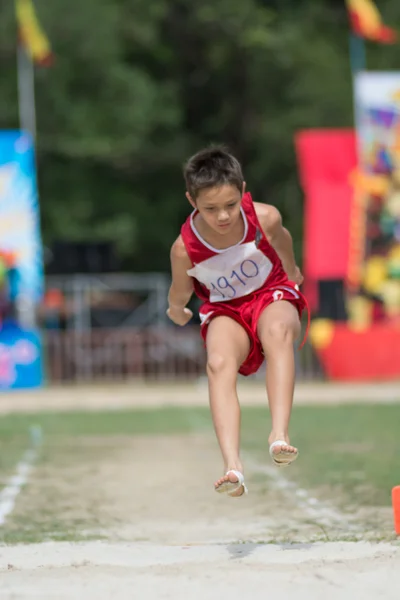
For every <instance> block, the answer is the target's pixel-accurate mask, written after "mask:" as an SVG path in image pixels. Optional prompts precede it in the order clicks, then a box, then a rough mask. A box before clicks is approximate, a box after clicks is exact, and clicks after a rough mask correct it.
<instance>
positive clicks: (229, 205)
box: [186, 184, 245, 235]
mask: <svg viewBox="0 0 400 600" xmlns="http://www.w3.org/2000/svg"><path fill="white" fill-rule="evenodd" d="M244 190H245V184H243V190H242V193H240V192H239V190H238V189H237V187H235V186H233V185H221V186H217V187H211V188H206V189H204V190H201V191H200V192H199V194H198V196H197V198H196V200H195V201H194V200H193V199H192V198H191V196H190V194H189V193H186V197H187V199H188V200H189V202H190V204H191V205H192V206H193V207H194V208H197V210H198V211H199V213H200V215H201V217H202V219H203V220H204V221H205V222H206V224H207V225H208V226H209V227H210V228H211V229H212V230H213V231H215V232H216V233H219V234H221V235H224V234H226V233H228V232H229V231H232V228H233V227H234V225H235V224H236V223H237V221H238V219H239V217H240V205H241V202H242V195H243V194H244Z"/></svg>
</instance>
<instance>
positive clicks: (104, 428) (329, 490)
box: [0, 403, 400, 543]
mask: <svg viewBox="0 0 400 600" xmlns="http://www.w3.org/2000/svg"><path fill="white" fill-rule="evenodd" d="M399 424H400V403H399V404H398V405H393V404H392V405H365V406H361V405H357V406H353V405H348V406H345V405H341V406H337V407H335V406H326V407H324V406H313V407H311V406H310V407H297V408H295V409H294V411H293V417H292V423H291V439H292V442H293V443H294V444H296V445H297V446H298V447H299V449H300V453H301V458H300V459H299V460H298V461H297V462H296V463H295V465H293V467H291V468H290V469H287V470H284V471H283V472H282V474H283V476H285V477H288V478H290V479H293V480H295V481H296V482H297V483H298V484H299V485H301V486H302V487H305V488H306V489H308V490H310V492H312V494H313V495H316V496H318V497H320V498H321V499H328V500H329V501H330V502H331V503H332V504H334V505H337V506H339V507H340V508H342V509H346V508H347V507H351V506H355V505H357V506H361V507H363V506H365V507H368V506H375V507H388V506H389V505H390V493H391V489H392V487H393V486H394V485H400V470H399V468H398V465H399V459H398V456H399V441H400V435H399ZM32 425H38V426H40V427H41V429H42V431H43V435H44V438H43V447H42V451H41V453H40V458H39V462H38V469H40V473H41V478H42V482H41V485H42V486H43V490H44V491H43V500H41V498H40V493H39V495H38V493H36V496H35V497H34V500H35V502H36V503H38V502H39V504H38V506H39V507H40V508H39V509H37V510H36V512H35V521H34V522H32V520H31V518H30V516H29V514H28V515H27V514H26V513H25V514H20V515H18V514H17V515H15V516H13V518H12V519H10V523H9V524H8V525H7V527H5V528H3V529H0V541H2V542H3V543H18V542H32V541H39V540H43V539H57V540H60V539H63V540H67V539H91V538H92V537H95V538H99V537H101V531H100V530H101V527H100V525H101V524H100V522H98V521H97V520H96V510H95V509H94V510H93V513H92V514H91V516H90V519H89V520H88V521H87V522H82V521H79V519H77V520H76V521H74V522H71V523H69V526H68V527H67V528H66V527H65V525H64V528H63V524H62V519H60V515H59V514H57V511H56V509H55V508H54V507H56V506H57V493H58V494H59V493H60V491H59V490H57V489H56V486H55V487H54V489H53V482H52V481H46V480H45V479H46V473H47V471H46V469H48V468H51V467H52V468H53V471H52V472H53V473H54V465H56V466H57V468H59V469H60V472H61V473H62V476H63V477H64V476H65V477H68V473H69V474H70V476H71V473H72V474H73V472H74V468H75V466H77V467H78V466H82V465H84V466H85V465H86V466H87V468H88V469H95V468H96V464H98V463H99V462H100V461H101V460H102V458H103V457H104V456H105V455H106V453H107V455H110V452H113V451H114V450H115V451H118V448H119V447H120V446H121V444H123V443H124V440H123V439H121V442H119V440H118V436H138V435H154V436H157V435H159V434H162V435H173V434H181V433H190V432H191V431H196V432H200V431H208V432H211V431H212V424H211V418H210V414H209V410H208V408H204V409H201V408H196V409H192V408H175V407H174V408H172V407H170V408H169V407H166V408H163V409H143V410H135V411H125V410H124V411H109V412H96V413H94V412H75V413H39V414H37V415H34V416H32V415H31V414H30V415H21V414H15V415H8V416H4V417H2V418H0V489H1V485H2V484H4V481H5V479H6V478H7V477H8V476H9V474H11V473H12V472H13V470H14V468H15V465H16V464H17V462H18V460H19V459H20V458H21V456H22V454H23V452H24V451H25V450H26V449H27V448H28V446H29V444H30V441H29V428H30V427H31V426H32ZM269 428H270V419H269V413H268V410H267V408H246V409H244V410H243V419H242V441H243V449H244V450H245V451H246V452H247V453H248V454H251V455H252V456H253V457H254V458H255V459H257V461H258V462H263V463H264V462H265V463H266V464H270V459H269V456H268V442H267V438H268V433H269ZM111 436H112V443H111V445H110V443H108V444H105V445H104V448H103V447H102V446H101V439H102V438H107V437H110V438H111ZM91 438H93V441H95V440H96V443H95V444H94V445H93V446H91V445H90V443H89V444H88V442H90V439H91ZM64 469H65V471H64ZM50 470H51V469H50ZM65 473H66V474H65ZM72 476H73V475H72ZM40 489H42V488H40ZM53 494H54V502H53V500H52V498H53ZM23 495H24V492H23V493H22V496H23ZM40 502H42V505H41V504H40ZM17 512H18V511H17ZM96 530H98V532H97V533H96ZM85 531H86V532H85Z"/></svg>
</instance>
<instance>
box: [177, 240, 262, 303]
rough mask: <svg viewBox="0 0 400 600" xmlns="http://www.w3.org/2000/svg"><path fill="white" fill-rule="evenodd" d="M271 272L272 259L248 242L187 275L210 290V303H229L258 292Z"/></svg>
mask: <svg viewBox="0 0 400 600" xmlns="http://www.w3.org/2000/svg"><path fill="white" fill-rule="evenodd" d="M271 270H272V263H271V261H270V260H269V258H267V257H266V256H265V254H263V253H262V252H261V250H259V249H258V248H257V247H256V243H255V242H248V243H247V244H238V245H237V246H233V247H232V248H229V249H228V250H225V251H224V252H221V253H220V254H216V255H215V256H212V257H211V258H209V259H208V260H205V261H203V262H202V263H199V264H198V265H196V266H195V267H193V268H192V269H189V271H187V274H188V275H190V276H191V277H194V278H195V279H197V281H199V282H200V283H202V284H203V285H204V286H205V287H206V288H208V289H209V290H210V302H226V301H228V300H233V299H234V298H241V297H242V296H247V295H248V294H251V292H254V291H255V290H258V289H259V288H260V287H261V286H262V285H263V284H264V283H265V281H266V279H267V277H268V276H269V274H270V273H271Z"/></svg>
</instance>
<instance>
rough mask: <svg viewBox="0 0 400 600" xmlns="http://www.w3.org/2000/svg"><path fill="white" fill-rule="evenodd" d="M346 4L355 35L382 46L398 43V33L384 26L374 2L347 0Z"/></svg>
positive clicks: (370, 0) (368, 0)
mask: <svg viewBox="0 0 400 600" xmlns="http://www.w3.org/2000/svg"><path fill="white" fill-rule="evenodd" d="M346 4H347V10H348V13H349V18H350V24H351V27H352V30H353V33H354V34H355V35H357V36H359V37H361V38H365V39H367V40H371V41H373V42H379V43H381V44H394V43H395V42H396V41H397V39H398V34H397V32H396V31H395V30H394V29H392V28H390V27H387V26H386V25H384V24H383V22H382V17H381V15H380V12H379V11H378V9H377V7H376V6H375V4H374V2H372V0H346Z"/></svg>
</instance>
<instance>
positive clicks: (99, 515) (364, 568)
mask: <svg viewBox="0 0 400 600" xmlns="http://www.w3.org/2000/svg"><path fill="white" fill-rule="evenodd" d="M144 388H145V386H143V385H142V386H136V387H135V386H131V387H125V388H124V389H122V388H120V389H118V388H114V389H113V393H112V404H113V406H115V407H116V406H120V405H123V406H125V405H133V406H138V405H141V404H143V403H144V404H145V405H156V399H157V398H158V402H159V403H160V404H170V403H171V404H174V403H179V402H182V403H187V402H188V401H189V400H188V398H191V399H192V400H191V402H192V403H194V404H197V403H199V404H203V402H206V401H207V396H206V390H205V388H204V386H203V385H202V384H201V385H199V386H198V387H196V388H194V389H192V390H190V389H189V390H188V389H187V388H186V393H185V390H184V389H183V388H182V389H180V388H179V387H177V386H170V387H167V386H164V391H161V389H160V388H158V389H157V388H156V389H154V387H153V388H148V389H147V394H146V393H144ZM326 389H329V388H326ZM379 390H380V397H381V398H385V399H386V400H387V401H391V400H392V399H394V398H395V396H396V388H395V387H392V388H391V389H389V388H388V389H385V388H384V387H383V388H379ZM376 391H377V390H375V393H376ZM59 392H60V390H59V391H57V390H46V392H45V393H42V394H41V393H35V394H31V395H24V394H15V395H10V396H8V397H4V399H2V400H1V404H2V410H3V412H10V411H13V410H23V408H22V407H23V406H25V409H26V408H27V407H31V408H32V409H33V408H34V409H36V410H38V409H39V408H42V409H44V408H46V409H48V408H50V407H51V408H56V407H57V408H60V409H65V410H67V409H70V408H77V407H78V406H80V407H82V406H85V407H86V408H87V409H92V408H94V407H95V406H97V408H100V407H106V406H107V403H106V398H107V396H108V405H109V404H110V391H109V390H107V388H103V389H101V390H100V389H98V390H91V391H90V393H89V392H88V390H85V388H81V389H79V390H78V389H76V390H72V389H69V390H68V388H66V389H64V390H61V393H59ZM301 393H303V401H304V402H305V401H307V400H308V401H316V399H317V398H318V397H319V398H320V401H321V399H322V398H324V399H325V401H326V402H333V401H334V397H335V394H334V393H332V392H329V393H327V394H326V395H325V396H323V390H321V386H320V387H319V388H314V389H313V388H312V387H311V388H309V390H308V391H307V390H304V391H303V392H301ZM338 393H339V392H338V390H337V389H336V399H337V398H338ZM342 393H344V392H343V390H342ZM363 394H365V389H364V390H363V389H361V390H360V389H359V390H356V391H355V390H353V399H354V401H357V399H361V398H362V395H363ZM242 396H245V398H246V400H245V402H249V403H251V400H252V399H253V401H254V402H258V401H260V402H261V400H262V398H263V390H261V389H259V388H257V387H254V388H253V390H251V389H250V390H247V391H246V394H243V395H242ZM350 396H351V394H350ZM366 396H367V400H368V398H369V395H368V393H367V394H366ZM344 397H345V396H343V398H344ZM346 397H348V395H347V396H346ZM371 397H372V395H371ZM254 398H256V400H254ZM310 398H311V400H310ZM301 401H302V400H299V402H301ZM118 402H119V403H120V404H118ZM30 403H32V404H30ZM88 443H90V444H92V445H94V446H95V445H96V443H98V444H101V443H104V442H102V441H101V440H100V439H99V440H98V441H96V440H91V441H90V442H88ZM107 443H108V444H110V447H109V448H106V449H104V447H103V448H102V451H103V455H102V456H103V457H102V460H101V461H97V460H96V451H95V450H96V448H93V449H94V452H93V459H90V460H89V461H88V462H86V463H85V464H82V465H80V466H78V468H77V467H76V465H75V466H73V465H70V466H68V464H67V463H66V467H65V469H63V472H62V477H60V473H59V472H56V471H55V469H56V467H49V466H48V465H47V466H46V467H44V466H38V467H37V468H36V469H35V471H34V472H33V473H32V476H31V482H30V485H29V486H28V487H27V488H26V490H24V491H23V492H22V494H21V496H20V497H19V499H18V501H17V504H16V507H15V511H14V513H13V516H15V518H18V516H19V515H21V514H24V513H25V514H26V511H27V509H29V510H31V511H32V510H37V511H40V506H42V505H43V498H47V499H48V500H50V501H51V505H52V510H53V511H54V514H57V515H59V517H58V518H59V521H60V520H61V524H63V525H64V527H66V528H67V527H68V524H73V523H76V522H79V520H80V521H81V522H82V523H85V527H86V529H87V530H86V532H85V533H87V534H90V535H91V536H93V537H94V538H98V539H100V538H102V539H101V541H90V542H81V543H69V542H47V543H44V544H32V545H20V546H12V547H11V546H2V547H0V598H1V600H11V599H18V600H20V599H21V600H25V599H28V598H38V599H43V600H45V599H52V600H53V599H54V600H58V599H60V600H62V599H69V600H92V599H93V600H106V599H113V600H114V599H115V600H136V598H139V597H143V598H145V599H146V600H156V599H157V600H163V599H172V598H176V597H178V598H180V597H182V598H186V599H188V600H192V599H193V600H199V599H200V598H202V599H203V598H205V597H206V598H211V599H213V598H220V597H224V598H229V600H239V599H240V600H243V598H244V597H245V596H246V594H247V595H248V594H249V593H251V595H252V596H253V597H254V598H255V599H260V600H261V598H262V599H263V600H264V599H265V598H266V597H268V596H269V595H272V594H273V595H276V596H279V598H280V599H281V600H289V599H292V598H293V599H295V600H306V599H307V600H322V599H324V600H350V599H351V600H353V599H354V597H356V596H359V597H360V598H362V599H363V600H378V599H380V598H382V600H383V599H384V600H398V598H399V594H400V569H399V564H400V546H399V545H398V544H397V543H380V544H373V543H369V542H368V541H367V540H368V535H363V532H362V530H360V529H359V528H358V526H357V523H356V522H355V521H354V520H351V519H350V520H349V516H348V515H344V514H340V513H338V512H337V511H336V510H334V509H333V508H332V507H329V506H326V505H322V504H321V503H320V502H318V501H317V500H316V499H315V498H312V497H310V496H309V495H307V491H304V490H299V489H297V488H296V487H295V486H293V485H290V484H287V483H286V481H287V480H286V479H285V478H282V476H281V475H280V472H279V470H278V469H274V468H273V467H271V465H269V464H267V463H268V461H266V464H265V465H261V464H258V463H257V462H254V461H253V460H251V459H250V458H248V460H247V459H246V478H247V482H248V485H249V494H248V496H246V497H243V498H241V499H233V498H226V497H223V496H220V495H218V494H215V493H214V492H213V489H212V482H213V480H214V479H215V478H216V477H217V476H218V475H219V472H220V468H221V465H220V457H219V452H218V449H217V446H216V442H215V440H214V438H213V436H212V435H211V434H209V433H207V434H198V433H196V434H195V433H193V434H192V435H180V436H174V437H171V436H168V437H159V438H157V441H156V443H155V440H154V438H150V437H138V438H135V439H134V440H132V438H126V440H122V443H121V439H119V440H118V443H117V441H115V444H114V443H113V440H112V439H110V440H108V442H107ZM52 468H54V471H52V470H51V469H52ZM127 474H128V476H127ZM49 482H52V485H51V489H50V488H49ZM139 482H140V483H139ZM60 515H61V516H60ZM379 518H380V519H381V518H383V519H388V518H390V515H389V514H385V515H383V516H380V517H379ZM374 525H376V526H379V522H378V523H376V524H372V526H374ZM386 525H387V523H386ZM343 532H347V533H348V534H349V539H352V540H358V541H348V542H335V541H332V540H335V538H337V537H339V536H341V537H342V538H343ZM293 542H295V543H293Z"/></svg>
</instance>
